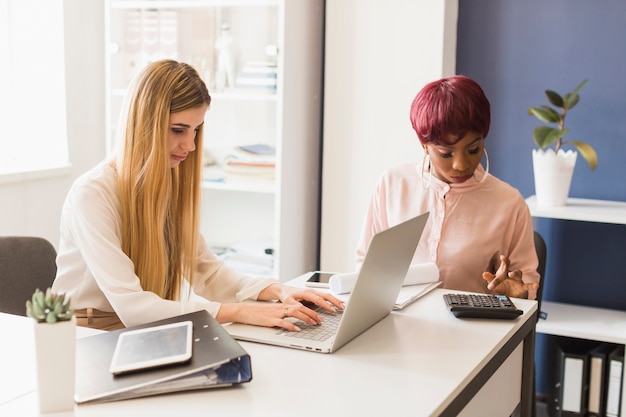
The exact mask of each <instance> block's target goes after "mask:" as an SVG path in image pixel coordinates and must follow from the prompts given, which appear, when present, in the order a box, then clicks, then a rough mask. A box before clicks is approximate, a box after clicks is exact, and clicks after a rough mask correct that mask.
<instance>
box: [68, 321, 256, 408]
mask: <svg viewBox="0 0 626 417" xmlns="http://www.w3.org/2000/svg"><path fill="white" fill-rule="evenodd" d="M186 320H191V321H192V322H193V339H194V345H193V353H192V357H191V360H190V361H188V362H185V363H183V364H175V365H170V366H167V367H161V368H153V369H147V370H144V371H139V372H134V373H130V374H124V375H113V374H112V373H111V372H110V370H109V366H110V364H111V359H112V358H113V351H114V350H115V345H116V344H117V338H118V337H119V335H120V334H121V333H123V332H126V331H129V330H134V329H141V328H146V327H152V326H158V325H162V324H168V323H175V322H179V321H186ZM76 343H77V344H76V392H75V401H76V402H77V403H78V404H81V403H87V402H105V401H116V400H123V399H128V398H136V397H143V396H150V395H157V394H164V393H171V392H178V391H189V390H198V389H209V388H217V387H227V386H232V385H235V384H241V383H244V382H249V381H250V380H252V368H251V362H250V355H248V353H247V352H246V351H245V350H244V349H243V348H242V347H241V345H239V343H238V342H237V341H236V340H235V339H233V338H232V337H231V336H230V335H229V334H228V332H226V330H224V328H223V327H222V326H221V325H220V324H219V323H218V322H217V321H216V320H215V318H214V317H213V316H211V315H210V314H209V313H208V312H207V311H205V310H201V311H197V312H194V313H189V314H184V315H180V316H176V317H172V318H169V319H165V320H159V321H155V322H152V323H148V324H144V325H141V326H133V327H129V328H126V329H122V330H116V331H112V332H108V333H102V334H97V335H94V336H89V337H85V338H81V339H78V340H77V341H76Z"/></svg>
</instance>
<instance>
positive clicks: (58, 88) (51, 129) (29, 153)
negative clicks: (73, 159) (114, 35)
mask: <svg viewBox="0 0 626 417" xmlns="http://www.w3.org/2000/svg"><path fill="white" fill-rule="evenodd" d="M64 52H65V51H64V32H63V0H2V1H0V60H1V61H2V64H1V65H0V91H2V108H1V109H0V126H2V129H1V132H2V133H0V175H2V174H14V173H21V172H27V171H39V170H49V169H52V168H58V167H65V166H67V165H68V163H69V161H68V149H67V121H66V109H65V53H64Z"/></svg>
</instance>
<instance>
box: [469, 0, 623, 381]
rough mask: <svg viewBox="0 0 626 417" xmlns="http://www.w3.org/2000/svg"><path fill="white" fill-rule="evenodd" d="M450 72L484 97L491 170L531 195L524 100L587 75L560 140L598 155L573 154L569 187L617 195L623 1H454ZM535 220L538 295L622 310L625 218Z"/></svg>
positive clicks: (536, 99) (530, 121)
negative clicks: (541, 278) (541, 270)
mask: <svg viewBox="0 0 626 417" xmlns="http://www.w3.org/2000/svg"><path fill="white" fill-rule="evenodd" d="M457 73H459V74H465V75H468V76H470V77H472V78H474V79H476V80H477V81H478V82H479V83H480V84H481V85H482V86H483V88H484V90H485V93H486V94H487V96H488V97H489V99H490V102H491V108H492V127H491V130H490V133H489V136H488V138H487V142H486V147H487V150H488V152H489V157H490V168H491V171H492V172H493V173H494V175H496V176H497V177H499V178H501V179H502V180H504V181H507V182H508V183H510V184H511V185H513V186H514V187H516V188H518V189H519V190H520V192H521V193H522V195H524V197H528V196H530V195H532V194H534V181H533V173H532V160H531V151H532V149H534V148H535V144H534V142H533V140H532V130H533V128H534V127H535V126H536V125H537V124H539V122H538V121H537V120H536V119H535V118H533V117H531V116H528V114H527V109H528V107H531V106H538V105H541V104H547V99H546V98H545V95H544V93H543V91H544V90H546V89H552V90H555V91H557V92H559V93H566V92H570V91H572V90H573V89H574V88H575V87H576V85H577V84H578V83H579V82H580V81H582V80H583V79H585V78H588V79H589V82H588V83H587V84H586V85H585V86H584V87H583V89H582V90H581V91H580V103H579V104H578V106H577V107H575V108H574V109H573V110H572V111H571V113H570V114H569V115H568V117H567V120H566V127H569V128H570V133H569V135H568V137H567V139H570V140H576V139H580V140H584V141H586V142H589V143H590V144H592V145H593V146H594V147H595V149H596V152H597V153H598V160H599V163H598V168H597V169H596V170H595V171H591V170H590V169H589V167H588V166H587V164H586V163H585V162H584V160H583V159H582V158H581V157H580V156H579V159H578V161H577V163H576V169H575V171H574V178H573V181H572V188H571V191H570V196H571V197H581V198H592V199H604V200H618V201H626V1H623V0H594V1H590V0H511V1H502V0H471V1H467V0H461V1H459V23H458V40H457ZM535 228H536V229H537V231H539V232H540V233H541V234H542V235H543V236H544V238H545V240H546V244H547V246H548V261H547V270H546V281H545V287H544V299H546V300H552V301H560V302H567V303H575V304H583V305H591V306H598V307H605V308H614V309H621V310H626V226H623V225H610V224H597V223H586V222H574V221H566V220H552V219H536V223H535ZM543 339H546V337H544V336H543V335H539V336H538V345H537V346H538V352H537V354H538V358H537V360H538V361H539V362H540V363H539V364H538V368H539V369H540V368H541V363H542V362H543V361H544V360H547V359H544V358H543V357H542V355H541V350H542V349H543V348H542V345H543V344H544V343H548V341H547V340H543ZM538 388H539V392H545V386H544V382H543V381H539V385H538Z"/></svg>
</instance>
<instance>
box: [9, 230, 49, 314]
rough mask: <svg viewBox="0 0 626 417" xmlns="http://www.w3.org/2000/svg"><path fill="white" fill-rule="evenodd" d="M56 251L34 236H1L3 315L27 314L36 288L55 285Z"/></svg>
mask: <svg viewBox="0 0 626 417" xmlns="http://www.w3.org/2000/svg"><path fill="white" fill-rule="evenodd" d="M56 255H57V254H56V249H55V248H54V246H52V244H51V243H50V242H48V241H47V240H46V239H44V238H41V237H33V236H0V312H4V313H10V314H17V315H21V316H25V315H26V300H30V299H31V297H32V295H33V293H34V292H35V289H37V288H39V289H40V290H42V291H45V290H46V288H48V287H50V286H52V281H54V277H55V276H56V273H57V265H56Z"/></svg>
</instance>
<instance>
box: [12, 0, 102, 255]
mask: <svg viewBox="0 0 626 417" xmlns="http://www.w3.org/2000/svg"><path fill="white" fill-rule="evenodd" d="M64 6H65V27H66V33H65V35H66V43H65V48H66V50H65V52H66V71H67V78H66V88H67V117H68V140H69V152H70V161H71V163H72V166H71V168H70V169H69V170H68V171H67V172H62V173H61V175H58V176H54V177H44V178H36V179H30V180H20V181H14V182H2V181H0V235H33V236H42V237H45V238H46V239H48V240H49V241H50V242H51V243H52V244H53V245H54V246H55V247H57V245H58V242H59V217H60V214H61V207H62V205H63V200H64V199H65V195H66V193H67V190H68V189H69V187H70V185H71V183H72V182H73V181H74V179H76V177H77V176H78V175H80V174H81V173H83V172H84V171H86V170H88V169H89V168H90V167H91V166H93V165H95V164H96V163H98V162H99V161H100V160H101V159H102V158H104V86H103V74H104V72H103V71H104V14H103V10H104V4H103V1H102V0H89V1H83V0H65V1H64ZM32 103H33V108H32V109H16V111H30V112H32V114H33V119H34V120H33V123H37V112H44V111H46V109H45V108H39V107H37V103H36V100H35V98H33V102H32ZM50 134H54V132H50Z"/></svg>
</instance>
